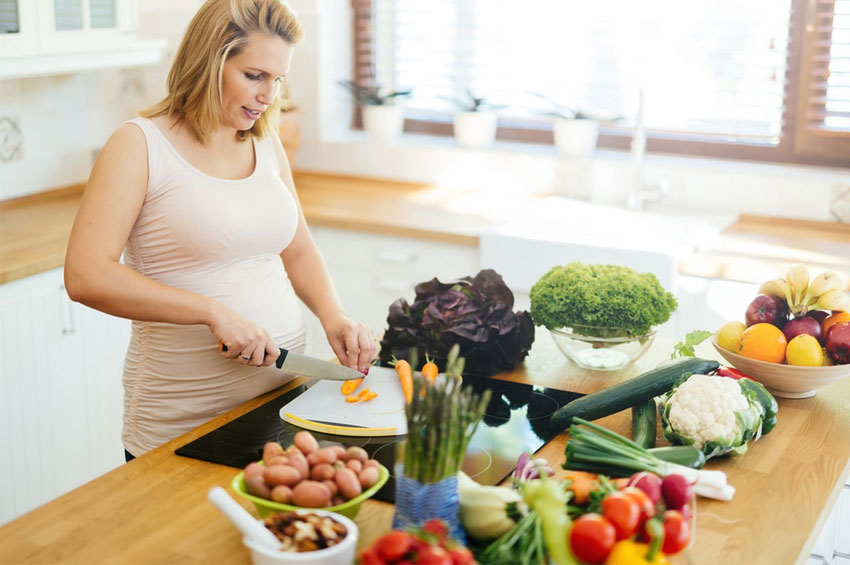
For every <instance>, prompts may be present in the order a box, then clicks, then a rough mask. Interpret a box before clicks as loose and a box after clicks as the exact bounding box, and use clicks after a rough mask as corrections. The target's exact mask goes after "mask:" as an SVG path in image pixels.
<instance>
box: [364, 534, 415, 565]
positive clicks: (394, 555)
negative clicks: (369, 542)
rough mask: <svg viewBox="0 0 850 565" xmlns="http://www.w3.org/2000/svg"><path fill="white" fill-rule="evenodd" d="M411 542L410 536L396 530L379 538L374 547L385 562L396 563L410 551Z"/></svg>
mask: <svg viewBox="0 0 850 565" xmlns="http://www.w3.org/2000/svg"><path fill="white" fill-rule="evenodd" d="M410 542H411V536H410V534H408V533H407V532H401V531H398V530H396V531H392V532H390V533H388V534H384V535H382V536H381V537H379V538H378V539H377V541H375V544H374V546H373V547H374V548H375V549H376V550H377V551H378V555H379V556H380V557H381V558H382V559H384V560H385V561H396V560H398V559H401V558H402V557H404V554H405V553H407V552H408V551H410Z"/></svg>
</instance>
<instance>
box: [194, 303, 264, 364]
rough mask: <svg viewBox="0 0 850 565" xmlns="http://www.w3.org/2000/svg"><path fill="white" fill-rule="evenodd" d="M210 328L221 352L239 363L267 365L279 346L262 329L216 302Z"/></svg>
mask: <svg viewBox="0 0 850 565" xmlns="http://www.w3.org/2000/svg"><path fill="white" fill-rule="evenodd" d="M209 328H210V331H211V332H212V334H213V335H214V336H215V337H216V338H218V341H219V343H220V344H221V345H224V346H225V347H220V349H221V354H222V356H224V357H227V358H228V359H233V360H234V361H236V362H237V363H241V364H242V365H251V366H253V367H268V366H269V365H271V364H272V363H274V362H275V361H276V360H277V358H278V356H279V355H280V349H279V348H278V346H277V344H276V343H275V342H274V340H273V339H272V338H271V336H269V332H267V331H266V330H265V329H264V328H262V327H260V326H258V325H257V324H254V323H253V322H250V321H248V320H246V319H245V318H243V317H242V316H240V315H239V314H237V313H236V312H234V311H233V310H231V309H229V308H227V307H226V306H224V305H222V304H220V303H216V305H215V306H214V307H213V314H212V321H211V322H210V324H209Z"/></svg>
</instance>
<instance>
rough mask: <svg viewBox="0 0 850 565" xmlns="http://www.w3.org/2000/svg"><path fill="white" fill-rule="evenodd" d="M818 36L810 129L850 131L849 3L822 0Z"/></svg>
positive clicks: (816, 21) (816, 20)
mask: <svg viewBox="0 0 850 565" xmlns="http://www.w3.org/2000/svg"><path fill="white" fill-rule="evenodd" d="M812 19H813V20H814V21H813V23H812V27H813V28H814V29H813V30H812V31H813V32H814V34H815V41H814V57H813V68H812V75H813V76H812V79H813V80H812V82H811V90H810V91H809V93H808V95H809V101H810V105H809V114H808V116H807V119H808V126H809V128H811V129H815V130H826V131H850V0H830V1H824V0H821V1H820V2H819V5H818V9H817V11H816V13H815V15H814V17H813V18H812Z"/></svg>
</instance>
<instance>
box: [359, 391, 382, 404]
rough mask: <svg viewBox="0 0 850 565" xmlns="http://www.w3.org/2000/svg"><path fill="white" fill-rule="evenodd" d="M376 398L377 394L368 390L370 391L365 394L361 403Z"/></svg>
mask: <svg viewBox="0 0 850 565" xmlns="http://www.w3.org/2000/svg"><path fill="white" fill-rule="evenodd" d="M377 396H378V393H377V392H375V391H371V390H370V391H369V394H367V395H366V396H364V397H363V400H362V401H363V402H368V401H370V400H372V399H373V398H376V397H377Z"/></svg>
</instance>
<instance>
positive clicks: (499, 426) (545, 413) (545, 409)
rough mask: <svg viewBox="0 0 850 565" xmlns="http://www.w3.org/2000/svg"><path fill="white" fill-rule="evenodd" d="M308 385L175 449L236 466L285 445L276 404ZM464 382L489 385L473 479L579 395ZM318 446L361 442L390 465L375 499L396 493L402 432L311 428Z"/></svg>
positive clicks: (507, 461) (507, 460)
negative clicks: (360, 433) (273, 445)
mask: <svg viewBox="0 0 850 565" xmlns="http://www.w3.org/2000/svg"><path fill="white" fill-rule="evenodd" d="M308 386H309V385H301V386H298V387H296V388H294V389H292V390H291V391H288V392H287V393H285V394H283V395H281V396H279V397H277V398H275V399H273V400H270V401H269V402H267V403H266V404H263V405H262V406H259V407H257V408H255V409H254V410H252V411H250V412H248V413H246V414H244V415H242V416H240V417H239V418H236V419H235V420H233V421H231V422H229V423H227V424H225V425H223V426H221V427H220V428H217V429H215V430H213V431H211V432H210V433H208V434H207V435H205V436H203V437H200V438H198V439H196V440H195V441H193V442H191V443H189V444H186V445H184V446H183V447H181V448H179V449H177V450H176V451H175V453H176V454H177V455H182V456H184V457H191V458H194V459H201V460H203V461H210V462H212V463H219V464H222V465H228V466H230V467H235V468H239V469H241V468H244V467H245V466H246V465H248V463H251V462H252V461H257V460H259V459H261V458H262V452H263V445H264V444H265V443H266V442H268V441H277V442H278V443H280V444H281V445H283V446H284V447H285V446H288V445H290V444H291V443H292V441H293V436H294V435H295V433H296V432H297V431H299V430H300V429H301V428H299V427H297V426H293V425H292V424H289V423H288V422H284V421H283V420H281V418H280V414H279V412H280V408H281V407H282V406H284V405H285V404H287V403H289V402H290V401H291V400H292V399H294V398H295V397H296V396H298V395H299V394H302V393H303V392H304V391H306V390H307V388H308ZM463 386H464V387H473V390H474V391H476V392H478V393H479V394H480V393H482V392H484V390H485V389H487V388H489V389H491V390H492V391H493V395H492V399H491V400H490V404H489V405H488V406H487V410H486V412H485V414H484V419H483V421H482V422H481V424H480V425H479V426H478V429H477V430H476V431H475V434H474V435H473V436H472V439H471V440H470V442H469V447H468V448H467V451H466V458H465V459H464V461H463V466H462V469H463V470H464V472H466V474H468V475H469V476H470V477H472V478H474V479H475V480H476V481H477V482H478V483H480V484H485V485H496V484H499V483H501V482H502V481H503V480H504V479H505V478H506V477H507V476H508V475H509V474H510V473H511V472H512V471H513V469H514V467H515V466H516V461H517V458H518V457H519V456H520V455H521V454H522V453H523V452H524V451H529V452H532V453H534V452H536V451H537V450H538V449H540V448H541V447H542V446H543V445H544V444H545V443H546V442H547V441H549V440H550V439H552V438H553V437H555V435H557V434H558V432H559V431H560V430H552V429H550V427H549V418H550V416H551V415H552V413H553V412H555V410H557V409H558V408H559V407H560V406H563V405H564V404H566V403H567V402H569V401H571V400H574V399H576V398H578V397H580V396H582V395H581V394H579V393H576V392H567V391H562V390H556V389H551V388H543V387H537V386H531V385H527V384H521V383H513V382H510V381H503V380H499V379H487V378H484V379H480V378H479V379H475V378H469V377H464V381H463ZM313 435H314V436H315V437H316V439H317V440H319V443H320V444H321V445H329V444H332V443H339V444H342V445H360V446H362V447H363V448H364V449H365V450H366V451H367V453H369V455H370V456H371V457H373V458H375V459H377V460H378V461H379V462H380V463H381V464H382V465H384V466H385V467H386V468H387V469H389V470H390V480H389V481H387V483H386V484H385V485H384V487H383V488H381V490H380V491H378V492H377V493H376V494H375V498H376V499H378V500H383V501H386V502H393V501H394V497H395V480H394V477H393V475H394V472H395V469H394V468H395V463H396V447H397V446H398V444H399V443H400V442H402V441H404V436H397V437H377V438H366V437H350V436H337V435H331V434H323V433H317V432H313Z"/></svg>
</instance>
